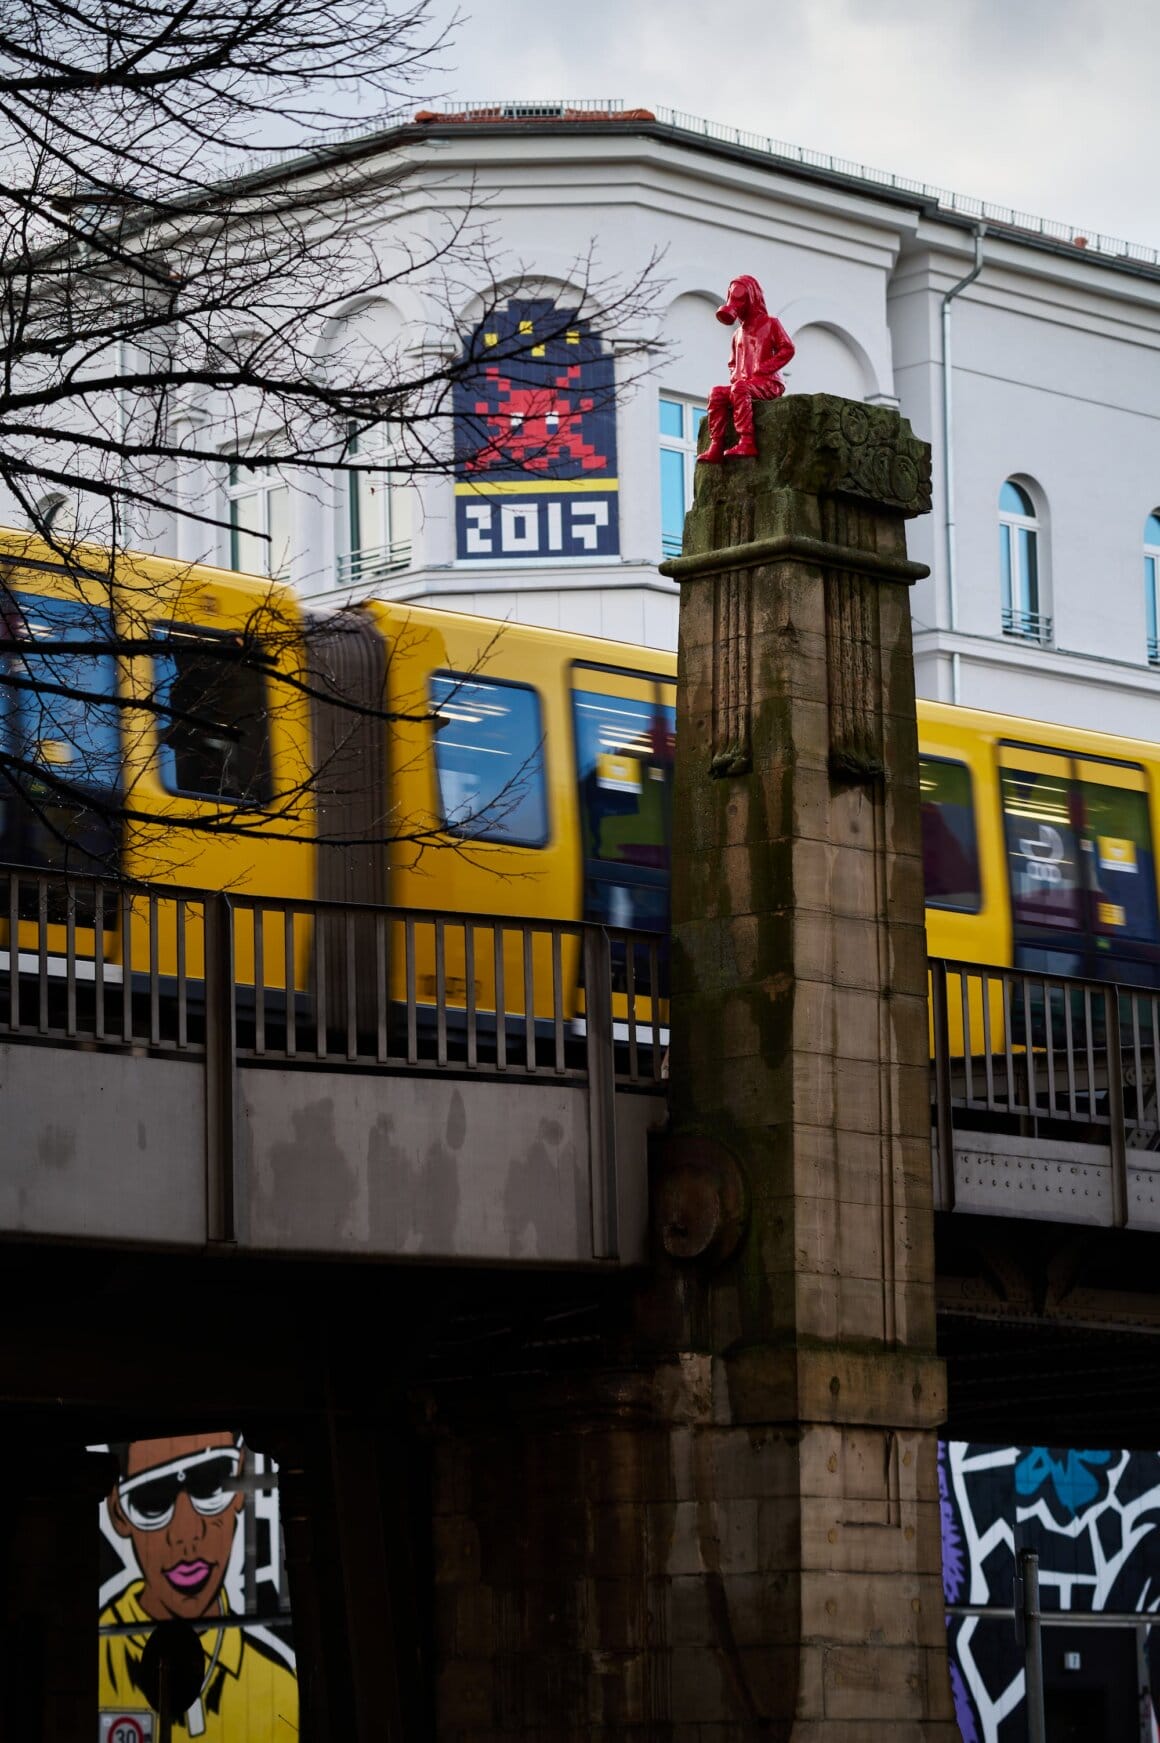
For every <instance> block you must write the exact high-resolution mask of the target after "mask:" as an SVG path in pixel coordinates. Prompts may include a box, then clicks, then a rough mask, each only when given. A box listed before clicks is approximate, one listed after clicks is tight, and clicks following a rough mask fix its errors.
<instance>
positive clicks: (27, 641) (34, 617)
mask: <svg viewBox="0 0 1160 1743" xmlns="http://www.w3.org/2000/svg"><path fill="white" fill-rule="evenodd" d="M94 641H108V642H109V643H110V644H111V643H112V641H113V620H112V617H111V615H110V613H109V612H108V611H106V610H104V609H103V608H102V607H101V606H97V605H87V604H86V603H85V602H84V600H80V599H43V598H40V597H39V596H38V595H36V594H34V593H15V594H10V595H9V596H8V601H7V603H6V605H5V607H4V613H3V617H2V619H0V673H3V674H4V676H5V677H6V678H7V680H8V681H7V683H5V684H4V685H3V686H2V687H0V744H3V745H5V746H6V747H7V748H8V750H9V753H10V754H11V755H12V756H13V757H14V758H15V759H17V760H18V761H19V762H22V763H26V764H29V765H32V767H33V768H35V767H36V766H38V765H39V766H40V767H43V768H44V769H45V770H46V771H51V775H52V777H53V778H52V781H51V783H50V785H49V791H50V792H56V791H59V784H61V783H64V784H67V785H68V786H69V787H74V786H75V787H79V788H88V789H90V790H91V791H102V792H110V791H112V790H114V789H115V788H116V787H117V786H118V784H119V782H120V778H121V734H120V719H119V715H120V710H119V709H118V708H116V707H115V706H113V705H112V704H103V703H102V702H101V701H100V700H99V698H100V697H101V696H112V695H114V694H115V693H116V670H115V666H114V662H113V656H112V654H111V653H110V654H92V653H84V654H72V653H69V651H68V644H69V642H94ZM54 690H59V691H69V692H73V694H68V695H61V694H55V693H54ZM22 778H23V779H24V780H25V781H29V782H31V783H32V784H35V776H33V775H32V774H31V773H30V771H29V770H28V769H26V770H24V771H23V776H22Z"/></svg>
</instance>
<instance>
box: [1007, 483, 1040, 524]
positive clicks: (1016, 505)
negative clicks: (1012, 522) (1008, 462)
mask: <svg viewBox="0 0 1160 1743" xmlns="http://www.w3.org/2000/svg"><path fill="white" fill-rule="evenodd" d="M999 507H1000V508H1001V509H1002V510H1003V511H1004V513H1005V514H1025V515H1028V516H1030V517H1031V518H1034V515H1035V507H1034V504H1033V503H1032V501H1031V498H1030V497H1029V496H1028V494H1027V492H1026V491H1025V490H1024V489H1023V487H1022V486H1021V485H1019V484H1015V483H1014V482H1013V481H1012V480H1011V479H1010V478H1008V480H1007V482H1006V484H1004V486H1003V488H1002V490H1001V491H1000V492H999Z"/></svg>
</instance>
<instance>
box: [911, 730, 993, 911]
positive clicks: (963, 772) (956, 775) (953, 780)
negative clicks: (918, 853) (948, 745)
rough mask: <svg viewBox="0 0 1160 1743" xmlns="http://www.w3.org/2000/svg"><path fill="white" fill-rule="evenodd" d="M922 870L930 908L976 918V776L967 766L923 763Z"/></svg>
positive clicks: (978, 893) (979, 894)
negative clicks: (973, 790) (973, 787)
mask: <svg viewBox="0 0 1160 1743" xmlns="http://www.w3.org/2000/svg"><path fill="white" fill-rule="evenodd" d="M919 790H920V792H921V795H922V869H923V875H924V877H925V880H926V905H927V907H928V908H954V909H957V910H958V911H959V912H961V913H965V914H977V913H978V912H979V909H980V908H981V907H982V905H983V890H982V884H981V881H980V878H979V847H978V842H977V840H976V838H975V807H974V801H973V799H972V797H971V773H970V770H969V769H968V768H967V766H966V764H965V763H953V762H944V761H943V760H942V758H941V757H923V758H922V759H921V760H920V762H919Z"/></svg>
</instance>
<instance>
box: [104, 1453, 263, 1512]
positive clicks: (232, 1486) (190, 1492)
mask: <svg viewBox="0 0 1160 1743" xmlns="http://www.w3.org/2000/svg"><path fill="white" fill-rule="evenodd" d="M241 1468H242V1452H241V1448H240V1447H235V1448H232V1449H230V1448H224V1449H223V1448H218V1447H207V1448H206V1449H205V1450H204V1451H203V1452H198V1453H193V1454H188V1455H186V1456H185V1457H183V1458H177V1459H171V1460H170V1461H169V1463H168V1464H164V1465H156V1466H154V1467H153V1468H152V1469H151V1470H148V1471H142V1472H141V1473H140V1475H139V1476H136V1477H128V1478H124V1479H123V1480H122V1481H121V1482H119V1483H118V1484H117V1498H118V1500H119V1501H120V1503H121V1508H122V1511H123V1512H124V1514H125V1517H126V1519H127V1520H128V1521H129V1523H130V1525H133V1526H136V1528H137V1530H138V1531H162V1530H164V1528H165V1527H166V1526H167V1525H168V1524H170V1523H171V1521H172V1519H173V1515H174V1513H175V1511H176V1509H177V1497H178V1495H179V1494H180V1493H181V1492H182V1490H184V1491H185V1494H186V1495H187V1496H188V1497H189V1504H190V1506H191V1507H192V1508H193V1510H194V1512H195V1513H199V1514H201V1516H202V1517H203V1518H212V1517H214V1516H215V1515H216V1514H218V1513H224V1512H225V1510H226V1508H227V1507H229V1506H230V1504H231V1503H232V1502H233V1500H234V1499H235V1497H236V1495H237V1492H238V1490H237V1480H238V1477H239V1476H240V1474H241Z"/></svg>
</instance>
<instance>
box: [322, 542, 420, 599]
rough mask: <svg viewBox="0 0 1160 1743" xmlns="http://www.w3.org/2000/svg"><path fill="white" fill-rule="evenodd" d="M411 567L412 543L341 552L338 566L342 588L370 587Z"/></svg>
mask: <svg viewBox="0 0 1160 1743" xmlns="http://www.w3.org/2000/svg"><path fill="white" fill-rule="evenodd" d="M410 566H411V541H410V539H407V540H405V541H404V542H402V543H400V544H394V545H373V546H371V545H368V546H365V547H364V548H362V549H361V550H357V551H340V552H339V555H338V562H337V565H336V574H337V578H338V585H339V586H340V587H347V586H351V587H353V586H358V585H360V584H362V583H364V582H365V583H366V584H367V585H369V584H370V583H371V582H373V581H382V580H385V578H386V577H387V576H388V575H396V574H398V573H399V572H400V571H401V570H403V569H409V568H410Z"/></svg>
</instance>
